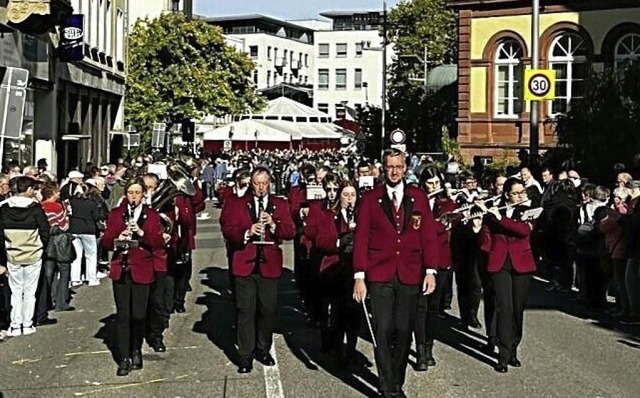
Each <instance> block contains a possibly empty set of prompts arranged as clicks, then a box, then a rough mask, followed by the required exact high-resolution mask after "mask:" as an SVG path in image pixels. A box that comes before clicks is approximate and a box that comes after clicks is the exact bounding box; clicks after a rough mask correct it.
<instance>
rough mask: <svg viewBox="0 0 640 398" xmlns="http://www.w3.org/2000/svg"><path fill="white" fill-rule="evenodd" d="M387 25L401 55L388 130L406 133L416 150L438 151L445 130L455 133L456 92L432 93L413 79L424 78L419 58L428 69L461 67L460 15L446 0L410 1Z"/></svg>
mask: <svg viewBox="0 0 640 398" xmlns="http://www.w3.org/2000/svg"><path fill="white" fill-rule="evenodd" d="M387 25H388V28H387V36H388V39H389V40H390V41H391V42H392V43H393V46H394V51H395V53H396V55H397V59H396V62H394V64H393V65H392V66H391V67H390V71H389V75H390V78H389V84H388V100H389V116H388V124H387V128H388V130H392V129H394V128H400V129H402V130H404V131H405V132H407V134H408V135H409V138H410V139H409V144H410V149H412V150H414V151H425V150H439V149H441V148H440V134H441V131H442V127H443V126H446V127H447V128H448V129H449V130H450V131H451V130H453V129H452V127H454V125H455V121H454V119H455V112H456V110H455V109H456V108H455V104H456V102H457V91H455V88H454V89H453V90H452V89H451V87H446V88H445V90H440V91H439V92H435V93H427V92H426V84H425V82H422V83H416V82H415V81H414V80H412V78H414V77H415V76H420V77H423V76H424V64H423V63H422V62H419V60H418V58H417V57H415V56H414V55H417V56H419V57H421V58H422V60H423V61H426V62H427V66H428V68H433V67H436V66H439V65H443V64H450V63H454V62H456V59H457V23H456V16H455V13H454V12H453V11H452V10H450V9H449V8H447V6H446V1H445V0H405V1H402V2H400V3H399V4H398V5H397V6H396V7H395V8H393V9H392V10H391V12H390V14H389V20H388V24H387ZM425 49H426V52H427V54H426V57H425ZM454 136H455V134H454Z"/></svg>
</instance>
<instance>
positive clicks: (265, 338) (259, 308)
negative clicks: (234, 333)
mask: <svg viewBox="0 0 640 398" xmlns="http://www.w3.org/2000/svg"><path fill="white" fill-rule="evenodd" d="M277 307H278V279H267V278H264V277H262V276H261V275H259V274H251V275H249V276H247V277H236V313H237V324H238V354H239V356H240V360H241V361H248V360H250V359H251V358H252V355H253V353H254V351H261V352H268V351H269V350H270V349H271V345H272V343H273V330H274V329H275V326H276V322H277V320H278V313H277V309H278V308H277Z"/></svg>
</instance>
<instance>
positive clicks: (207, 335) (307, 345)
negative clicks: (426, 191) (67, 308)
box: [0, 210, 640, 398]
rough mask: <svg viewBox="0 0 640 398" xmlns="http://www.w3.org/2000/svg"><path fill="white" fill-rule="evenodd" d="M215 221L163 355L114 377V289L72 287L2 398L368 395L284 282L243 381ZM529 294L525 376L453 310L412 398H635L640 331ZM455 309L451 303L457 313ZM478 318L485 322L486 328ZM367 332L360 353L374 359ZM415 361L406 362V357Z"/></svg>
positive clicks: (359, 374) (17, 354)
mask: <svg viewBox="0 0 640 398" xmlns="http://www.w3.org/2000/svg"><path fill="white" fill-rule="evenodd" d="M211 214H212V218H211V219H210V220H206V221H200V222H199V225H198V250H197V251H196V253H195V271H194V275H193V279H192V286H193V292H191V293H189V295H188V304H187V310H188V312H187V313H185V314H176V315H173V317H172V319H171V326H170V329H169V330H168V332H167V334H166V338H165V340H166V343H167V345H168V347H169V349H168V351H167V352H166V353H162V354H157V353H154V352H153V351H152V350H150V349H149V348H148V347H147V346H146V345H145V346H144V348H143V357H144V360H145V366H144V369H143V370H141V371H134V372H133V373H132V374H131V375H129V376H128V377H117V376H116V374H115V372H116V367H117V364H116V363H115V362H114V360H113V357H112V353H111V350H110V348H111V347H112V342H113V335H114V323H113V320H114V312H115V307H114V304H113V297H112V291H111V284H110V282H109V281H108V280H103V281H102V284H101V285H100V286H96V287H89V286H83V287H81V288H78V289H77V290H76V294H75V297H74V300H73V305H74V306H75V307H76V308H77V310H76V311H74V312H68V313H62V314H55V313H52V317H56V318H58V320H59V322H58V324H56V325H52V326H45V327H40V328H38V331H37V332H36V333H35V334H34V335H31V336H21V337H15V338H10V339H8V340H7V341H5V342H3V343H1V344H0V369H1V371H0V392H1V393H0V396H1V397H11V398H13V397H120V396H131V397H267V398H280V397H362V396H370V395H372V394H374V392H375V389H376V386H377V377H376V371H375V367H373V368H369V369H367V368H362V369H360V370H357V371H355V373H354V374H351V373H349V372H347V371H344V370H341V368H339V367H336V366H334V364H333V363H332V362H331V361H330V360H329V358H327V357H326V356H324V355H322V354H321V353H320V350H319V348H320V347H319V333H318V331H317V330H316V329H313V328H311V327H309V326H308V325H307V324H306V322H305V319H306V317H305V315H304V313H303V311H302V309H301V306H300V303H299V302H298V299H297V292H296V290H295V286H294V283H293V280H292V274H291V271H290V269H291V264H292V262H291V247H290V246H287V247H286V250H285V252H286V259H285V263H286V266H287V271H286V272H285V274H284V275H283V277H282V280H281V283H280V290H281V293H280V312H279V316H280V319H279V327H278V331H277V335H276V336H275V344H274V350H275V356H276V360H277V366H276V367H272V368H264V367H262V366H261V365H260V364H256V366H255V368H254V371H253V372H252V373H251V374H249V375H242V376H240V375H238V374H237V373H236V367H235V366H234V365H233V364H232V362H231V360H230V359H229V358H233V350H234V342H235V330H234V326H233V325H234V313H235V312H234V306H233V302H232V300H231V297H230V295H229V292H228V290H227V287H228V283H227V269H226V257H225V251H224V245H223V241H222V238H221V236H220V228H219V226H218V224H217V216H218V214H219V212H218V211H217V210H214V211H211ZM545 287H546V284H545V283H544V282H542V281H536V282H535V283H534V284H533V286H532V291H531V298H530V302H529V309H528V311H527V312H526V315H525V318H526V320H525V322H526V324H525V336H524V340H523V343H522V346H521V350H520V359H521V360H522V362H523V367H522V368H520V369H513V368H510V370H509V373H507V374H498V373H496V372H495V371H494V370H493V365H494V363H495V358H494V357H492V356H490V355H487V354H486V353H485V352H484V350H483V346H484V343H485V341H486V339H485V338H484V337H483V335H482V333H480V334H478V333H476V332H475V331H469V330H465V329H463V328H462V327H460V325H459V324H458V322H457V318H456V317H455V315H456V311H455V310H454V311H452V312H451V315H452V316H451V317H449V318H447V319H445V320H444V321H443V322H444V324H445V325H446V326H447V327H446V328H445V331H444V332H443V333H442V334H441V337H440V339H439V340H440V341H439V342H437V343H436V347H435V349H434V354H435V356H436V359H437V361H438V365H437V366H436V367H435V368H430V369H429V371H428V372H426V373H416V372H414V371H413V370H412V369H411V368H409V369H408V371H407V383H406V386H405V391H406V393H407V395H408V396H409V397H492V398H493V397H616V398H618V397H619V398H623V397H630V398H631V397H638V396H640V377H638V373H637V372H638V371H637V365H638V360H639V358H640V350H639V348H640V338H639V337H638V336H640V326H627V327H623V326H620V325H616V324H615V323H613V322H612V321H611V320H610V319H608V318H606V317H598V316H596V315H594V314H590V313H589V312H588V311H586V310H584V309H582V308H581V307H579V306H578V305H576V304H575V302H573V301H572V300H571V299H572V295H571V294H560V293H547V292H546V291H545V290H544V288H545ZM454 307H455V305H454ZM481 321H482V319H481ZM367 333H368V332H367V331H366V330H363V331H362V334H361V336H362V337H363V338H362V339H361V340H360V342H359V345H358V348H359V350H360V351H361V352H362V353H363V354H364V355H366V356H367V357H368V358H369V359H371V360H372V359H373V350H372V346H371V344H370V343H369V342H368V341H367V340H366V336H367ZM411 361H413V358H411Z"/></svg>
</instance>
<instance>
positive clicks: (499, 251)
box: [480, 207, 536, 274]
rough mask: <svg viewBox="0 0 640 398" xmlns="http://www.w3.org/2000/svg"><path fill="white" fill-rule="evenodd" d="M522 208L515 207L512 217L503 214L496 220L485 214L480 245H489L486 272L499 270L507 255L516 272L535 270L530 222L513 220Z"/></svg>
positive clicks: (523, 272) (522, 272)
mask: <svg viewBox="0 0 640 398" xmlns="http://www.w3.org/2000/svg"><path fill="white" fill-rule="evenodd" d="M523 210H526V208H524V207H516V209H515V210H514V217H513V219H512V218H509V217H506V216H504V215H503V216H502V219H501V220H500V221H498V220H497V219H496V218H495V217H492V216H487V217H486V218H485V220H484V221H483V225H482V229H481V230H480V245H481V246H483V245H485V247H486V246H487V245H489V246H488V247H490V249H489V259H488V261H487V272H490V273H495V272H498V271H500V270H501V269H502V267H504V263H505V261H506V260H507V255H509V256H510V257H511V263H512V265H513V269H514V270H515V271H516V272H518V273H520V274H525V273H529V272H534V271H535V270H536V262H535V260H534V259H533V254H531V246H530V244H529V235H530V234H531V230H532V227H531V224H530V223H526V222H520V221H515V220H514V219H517V215H518V213H521V212H522V211H523Z"/></svg>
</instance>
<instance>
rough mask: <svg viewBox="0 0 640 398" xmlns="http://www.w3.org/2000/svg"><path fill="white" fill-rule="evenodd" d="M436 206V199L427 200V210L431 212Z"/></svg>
mask: <svg viewBox="0 0 640 398" xmlns="http://www.w3.org/2000/svg"><path fill="white" fill-rule="evenodd" d="M435 205H436V198H435V197H434V198H429V208H430V209H431V211H433V208H434V207H435Z"/></svg>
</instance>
